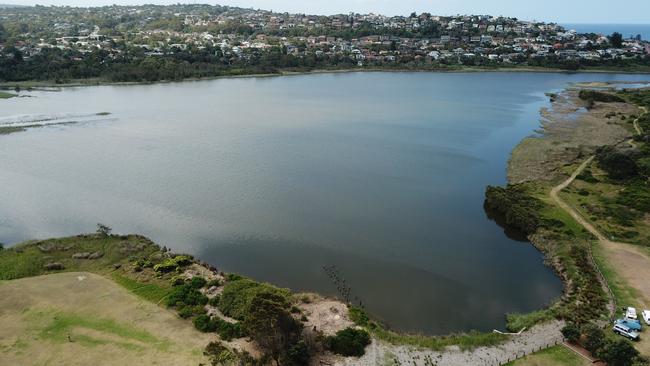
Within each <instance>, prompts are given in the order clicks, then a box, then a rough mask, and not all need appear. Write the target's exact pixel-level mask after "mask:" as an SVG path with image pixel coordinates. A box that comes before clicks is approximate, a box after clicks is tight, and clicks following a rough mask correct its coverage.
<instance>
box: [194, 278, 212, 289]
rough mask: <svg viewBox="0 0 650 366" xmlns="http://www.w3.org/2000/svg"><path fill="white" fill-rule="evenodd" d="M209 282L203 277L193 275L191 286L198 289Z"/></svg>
mask: <svg viewBox="0 0 650 366" xmlns="http://www.w3.org/2000/svg"><path fill="white" fill-rule="evenodd" d="M207 283H208V281H206V280H205V278H203V277H192V279H191V280H190V286H191V287H192V288H194V289H197V290H198V289H200V288H203V287H204V286H205V285H206V284H207Z"/></svg>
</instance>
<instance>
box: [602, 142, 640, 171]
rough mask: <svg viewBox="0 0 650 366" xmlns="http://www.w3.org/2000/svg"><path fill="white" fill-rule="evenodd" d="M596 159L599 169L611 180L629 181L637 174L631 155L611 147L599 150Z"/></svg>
mask: <svg viewBox="0 0 650 366" xmlns="http://www.w3.org/2000/svg"><path fill="white" fill-rule="evenodd" d="M596 159H597V160H598V164H599V165H600V167H601V168H602V169H603V170H604V171H606V172H607V174H608V175H609V176H610V177H611V178H613V179H629V178H633V177H636V176H637V175H638V174H639V169H638V167H637V165H636V162H635V159H634V157H633V156H632V154H630V153H627V152H623V151H620V150H617V149H616V148H614V147H612V146H605V147H603V148H600V149H599V150H598V152H597V153H596Z"/></svg>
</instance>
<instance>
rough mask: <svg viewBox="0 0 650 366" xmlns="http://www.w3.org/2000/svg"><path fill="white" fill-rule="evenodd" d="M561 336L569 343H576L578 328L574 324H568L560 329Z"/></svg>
mask: <svg viewBox="0 0 650 366" xmlns="http://www.w3.org/2000/svg"><path fill="white" fill-rule="evenodd" d="M562 335H563V336H564V338H566V340H567V341H569V342H570V343H578V341H579V340H580V335H581V334H580V328H579V327H578V326H577V325H576V324H575V323H569V324H567V325H565V326H564V327H563V328H562Z"/></svg>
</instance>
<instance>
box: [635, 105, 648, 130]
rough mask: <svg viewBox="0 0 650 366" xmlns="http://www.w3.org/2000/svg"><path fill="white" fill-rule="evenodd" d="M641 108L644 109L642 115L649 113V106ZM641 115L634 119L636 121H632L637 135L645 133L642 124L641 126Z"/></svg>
mask: <svg viewBox="0 0 650 366" xmlns="http://www.w3.org/2000/svg"><path fill="white" fill-rule="evenodd" d="M639 108H641V109H643V114H641V116H642V115H644V114H646V113H648V108H646V107H639ZM641 116H639V117H637V118H636V119H635V120H634V122H632V124H633V125H634V129H635V130H636V133H637V135H643V129H641V126H639V118H641Z"/></svg>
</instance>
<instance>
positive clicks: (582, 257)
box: [567, 245, 607, 322]
mask: <svg viewBox="0 0 650 366" xmlns="http://www.w3.org/2000/svg"><path fill="white" fill-rule="evenodd" d="M569 256H570V258H571V261H572V262H573V264H574V266H576V267H577V268H578V273H580V276H579V277H576V278H575V280H574V281H575V285H576V288H578V293H577V298H576V301H574V302H572V303H571V304H568V306H567V307H568V309H567V312H568V314H569V316H570V317H571V320H572V321H575V322H588V321H590V320H591V319H597V318H598V317H599V316H600V315H601V314H604V313H605V312H606V306H607V299H606V296H605V293H604V292H603V288H602V287H601V285H600V278H599V276H598V273H597V272H596V270H595V269H594V266H593V264H592V261H591V259H590V258H589V253H588V251H587V248H586V247H583V246H579V245H573V246H572V247H571V250H570V251H569Z"/></svg>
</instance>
